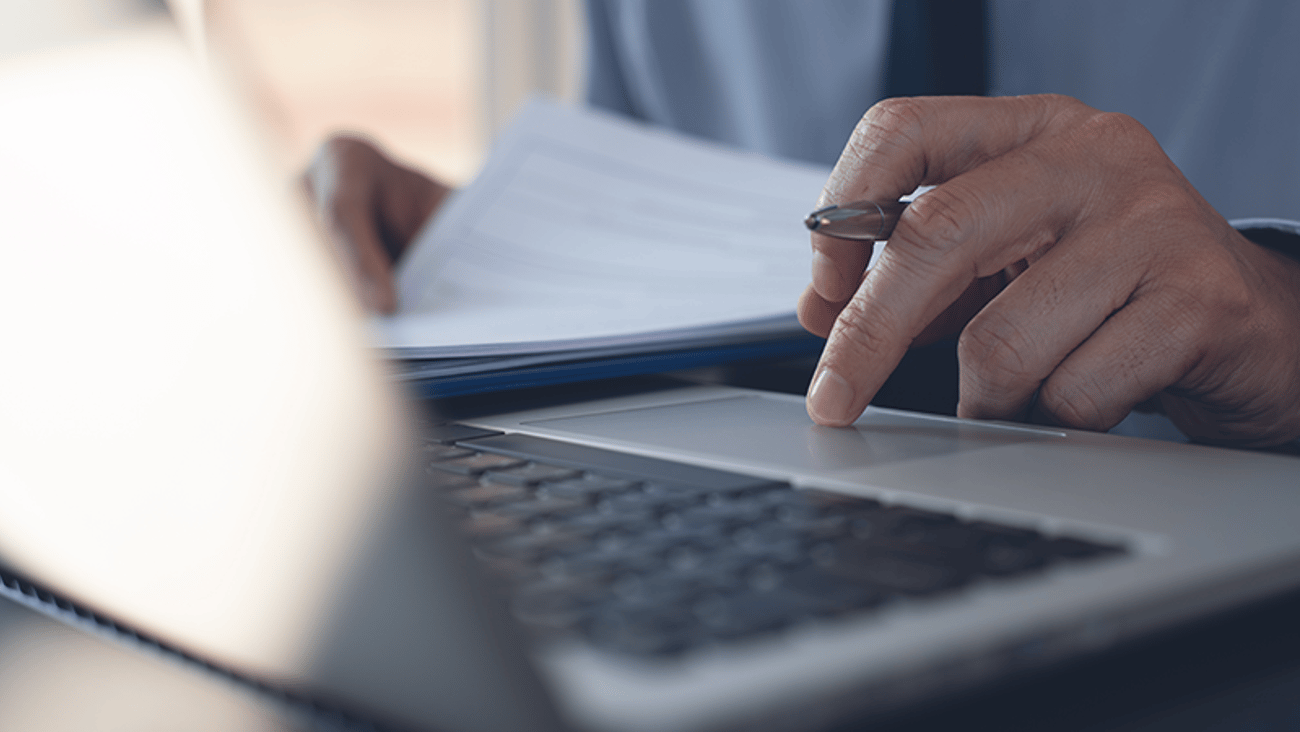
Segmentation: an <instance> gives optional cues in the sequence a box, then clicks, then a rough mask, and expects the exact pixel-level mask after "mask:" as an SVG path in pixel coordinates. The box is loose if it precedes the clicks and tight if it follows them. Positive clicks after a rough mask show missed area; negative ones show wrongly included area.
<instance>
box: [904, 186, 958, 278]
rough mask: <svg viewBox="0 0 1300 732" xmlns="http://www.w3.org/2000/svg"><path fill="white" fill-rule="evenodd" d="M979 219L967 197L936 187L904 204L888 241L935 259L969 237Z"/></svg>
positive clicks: (947, 188) (949, 189) (949, 188)
mask: <svg viewBox="0 0 1300 732" xmlns="http://www.w3.org/2000/svg"><path fill="white" fill-rule="evenodd" d="M979 220H980V218H979V214H978V212H977V211H976V210H975V204H973V203H971V199H970V197H968V196H961V195H960V194H958V193H955V192H954V191H953V190H952V188H951V187H950V186H949V187H945V186H940V187H938V188H936V189H934V190H932V191H930V192H928V193H926V194H925V195H923V196H921V197H919V198H917V199H916V200H915V201H913V202H912V204H911V205H909V206H908V207H907V211H906V213H905V214H904V216H903V217H902V218H901V219H900V220H899V222H898V226H897V228H895V229H894V235H893V236H892V237H891V239H890V241H891V242H894V243H895V244H896V245H902V246H904V247H906V248H907V249H909V250H911V251H913V252H915V253H916V254H918V255H921V256H923V258H925V259H926V260H927V261H937V260H939V259H940V258H942V257H944V256H946V255H947V254H948V253H949V252H951V251H953V250H954V249H956V248H958V247H959V246H960V245H961V244H962V243H963V242H965V241H966V240H967V239H969V238H970V237H971V235H972V233H973V232H972V227H973V226H974V225H975V222H977V221H979Z"/></svg>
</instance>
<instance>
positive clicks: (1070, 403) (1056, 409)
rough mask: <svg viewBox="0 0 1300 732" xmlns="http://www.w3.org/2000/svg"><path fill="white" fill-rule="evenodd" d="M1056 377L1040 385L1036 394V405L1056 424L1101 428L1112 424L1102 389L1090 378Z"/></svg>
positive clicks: (1093, 428) (1070, 375) (1077, 427)
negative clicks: (1103, 399) (1103, 401)
mask: <svg viewBox="0 0 1300 732" xmlns="http://www.w3.org/2000/svg"><path fill="white" fill-rule="evenodd" d="M1058 376H1060V377H1064V378H1056V379H1052V380H1051V381H1049V382H1048V383H1047V384H1044V385H1043V388H1042V389H1041V390H1040V391H1039V394H1038V406H1039V408H1040V409H1042V410H1043V411H1045V412H1046V413H1047V414H1049V415H1051V417H1052V419H1054V420H1055V421H1056V422H1057V423H1058V424H1061V425H1063V426H1065V427H1070V428H1073V429H1083V430H1094V431H1096V430H1105V429H1109V428H1111V427H1113V426H1114V422H1115V421H1116V420H1111V419H1110V417H1109V414H1108V410H1106V409H1105V407H1104V405H1103V403H1102V400H1101V398H1100V395H1101V394H1102V391H1101V390H1100V388H1099V387H1098V385H1097V384H1096V383H1094V382H1093V380H1092V379H1089V378H1086V377H1082V376H1080V375H1077V374H1058Z"/></svg>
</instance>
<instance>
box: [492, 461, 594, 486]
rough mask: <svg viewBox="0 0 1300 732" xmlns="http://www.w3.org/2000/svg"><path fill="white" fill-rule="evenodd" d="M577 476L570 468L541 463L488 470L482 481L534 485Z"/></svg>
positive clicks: (576, 472) (575, 471)
mask: <svg viewBox="0 0 1300 732" xmlns="http://www.w3.org/2000/svg"><path fill="white" fill-rule="evenodd" d="M578 474H579V473H578V471H577V470H573V469H572V468H560V467H556V466H554V465H544V464H542V463H527V464H525V465H518V466H514V467H508V468H500V469H492V470H489V471H487V472H486V473H484V474H483V479H484V480H486V481H491V482H493V483H508V484H510V485H534V484H537V483H541V482H543V481H548V480H550V481H554V480H565V479H567V478H575V477H577V476H578Z"/></svg>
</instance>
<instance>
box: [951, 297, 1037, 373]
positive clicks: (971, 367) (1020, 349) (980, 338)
mask: <svg viewBox="0 0 1300 732" xmlns="http://www.w3.org/2000/svg"><path fill="white" fill-rule="evenodd" d="M1032 343H1033V340H1032V339H1031V338H1030V337H1029V336H1028V334H1027V333H1026V332H1025V331H1024V329H1023V328H1022V327H1021V326H1020V325H1018V324H1017V322H1016V321H1015V320H1014V319H1012V318H1009V317H1007V316H1006V315H1005V314H1003V313H1001V312H1000V311H997V310H986V311H984V312H981V313H980V314H979V315H977V316H975V318H973V319H972V320H971V322H970V323H969V324H968V325H967V326H966V328H965V329H964V330H963V331H962V333H961V336H960V337H959V338H958V340H957V357H958V359H960V361H961V363H963V364H965V365H966V369H967V371H968V372H969V373H971V374H974V375H976V376H977V378H978V381H979V382H981V384H982V385H983V388H985V389H988V390H991V391H998V390H1001V389H1004V388H1009V387H1015V386H1020V385H1023V384H1024V383H1026V382H1027V381H1031V380H1034V379H1035V374H1034V373H1033V369H1032V355H1031V353H1030V351H1031V349H1032V346H1031V344H1032Z"/></svg>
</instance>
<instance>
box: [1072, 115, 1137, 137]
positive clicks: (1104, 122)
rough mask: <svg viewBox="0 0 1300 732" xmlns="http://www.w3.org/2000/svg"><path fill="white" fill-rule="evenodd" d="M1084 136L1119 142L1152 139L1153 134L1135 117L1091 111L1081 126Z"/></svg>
mask: <svg viewBox="0 0 1300 732" xmlns="http://www.w3.org/2000/svg"><path fill="white" fill-rule="evenodd" d="M1080 127H1081V132H1082V134H1083V135H1084V136H1086V137H1089V138H1094V139H1099V140H1106V141H1118V140H1130V139H1133V138H1141V139H1144V140H1145V139H1150V138H1151V133H1150V132H1148V131H1147V128H1146V127H1144V126H1143V125H1142V123H1141V122H1138V121H1137V120H1136V119H1134V118H1133V117H1130V116H1129V115H1127V114H1123V113H1121V112H1101V111H1097V110H1091V114H1087V115H1086V116H1085V117H1084V119H1083V121H1082V123H1081V125H1080Z"/></svg>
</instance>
